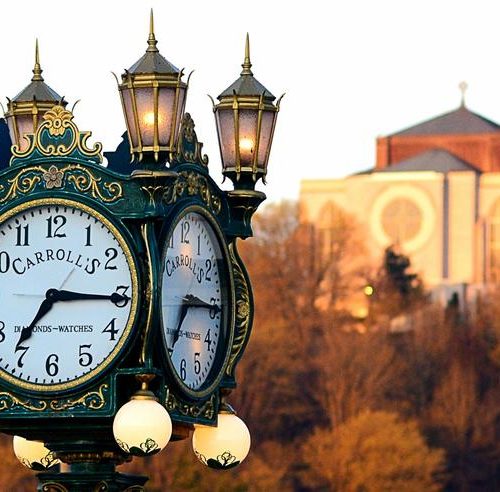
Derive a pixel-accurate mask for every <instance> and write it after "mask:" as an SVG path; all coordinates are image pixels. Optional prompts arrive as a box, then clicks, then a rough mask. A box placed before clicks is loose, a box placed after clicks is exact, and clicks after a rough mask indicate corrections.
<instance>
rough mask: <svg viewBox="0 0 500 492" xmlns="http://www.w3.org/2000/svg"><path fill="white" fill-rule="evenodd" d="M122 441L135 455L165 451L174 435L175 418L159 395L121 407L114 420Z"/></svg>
mask: <svg viewBox="0 0 500 492" xmlns="http://www.w3.org/2000/svg"><path fill="white" fill-rule="evenodd" d="M113 434H114V436H115V440H116V442H117V443H118V445H119V446H120V447H121V448H122V449H123V450H124V451H125V452H127V453H130V454H133V455H135V456H151V455H153V454H156V453H158V452H159V451H161V450H162V449H163V448H164V447H165V446H166V445H167V443H168V441H169V440H170V436H171V435H172V421H171V420H170V415H169V414H168V412H167V411H166V410H165V408H164V407H163V406H162V405H160V404H159V403H158V402H157V401H156V400H155V399H153V398H151V397H150V398H148V397H143V398H141V399H134V397H132V400H130V401H129V402H128V403H126V404H125V405H123V407H121V408H120V410H118V412H117V414H116V416H115V419H114V421H113Z"/></svg>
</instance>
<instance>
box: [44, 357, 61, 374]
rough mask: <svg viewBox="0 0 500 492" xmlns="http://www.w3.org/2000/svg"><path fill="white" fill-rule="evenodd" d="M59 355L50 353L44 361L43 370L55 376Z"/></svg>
mask: <svg viewBox="0 0 500 492" xmlns="http://www.w3.org/2000/svg"><path fill="white" fill-rule="evenodd" d="M58 362H59V356H58V355H57V354H50V355H49V356H48V357H47V360H46V361H45V370H46V371H47V374H48V375H49V376H56V375H57V373H58V372H59V366H58V365H57V363H58Z"/></svg>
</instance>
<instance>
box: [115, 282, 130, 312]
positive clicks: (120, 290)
mask: <svg viewBox="0 0 500 492" xmlns="http://www.w3.org/2000/svg"><path fill="white" fill-rule="evenodd" d="M129 289H130V285H119V286H118V287H117V288H116V293H117V294H120V295H121V296H123V300H121V301H118V302H115V303H114V305H115V306H116V307H119V308H122V307H125V306H126V305H127V304H128V301H130V298H129V297H128V296H127V295H126V294H127V290H129Z"/></svg>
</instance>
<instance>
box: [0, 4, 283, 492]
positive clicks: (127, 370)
mask: <svg viewBox="0 0 500 492" xmlns="http://www.w3.org/2000/svg"><path fill="white" fill-rule="evenodd" d="M41 73H42V71H41V67H40V61H39V54H38V44H37V49H36V63H35V69H34V77H33V79H32V82H31V84H30V85H29V86H28V87H27V88H26V89H25V90H24V91H23V92H22V93H21V94H20V95H19V96H18V97H17V98H14V99H12V101H11V100H9V105H8V111H7V113H6V119H7V122H8V124H9V129H10V137H11V140H12V147H11V158H10V163H9V166H8V167H6V168H5V169H3V170H1V171H0V282H2V285H4V286H5V287H3V289H2V292H1V293H0V430H1V431H2V432H5V433H8V434H11V435H15V436H18V437H16V438H15V441H14V444H15V449H16V454H17V455H18V457H19V458H20V459H21V460H22V461H23V462H24V463H25V464H26V465H27V466H29V467H31V468H33V469H35V470H38V471H39V472H40V473H39V475H38V478H39V486H38V490H40V491H43V492H67V491H94V492H97V491H102V492H104V491H125V490H126V491H129V492H132V491H140V490H144V488H143V487H144V484H145V482H146V480H147V477H142V476H131V475H125V474H123V473H119V472H117V471H116V466H117V465H119V464H121V463H123V462H125V461H128V460H130V459H131V457H132V456H133V455H139V456H149V455H151V454H154V453H156V452H158V451H160V450H161V449H162V447H163V446H164V445H165V444H166V442H167V441H168V440H169V437H170V434H169V433H170V432H171V437H170V439H172V440H175V439H184V438H186V437H188V436H189V435H190V433H191V432H192V431H193V429H194V424H197V430H196V431H195V433H194V434H195V436H194V441H193V443H194V447H195V452H196V454H197V456H198V458H199V459H200V461H201V462H202V463H204V464H205V465H208V466H212V467H214V468H219V469H224V468H230V467H232V466H235V465H237V464H238V463H239V462H240V461H241V459H243V458H244V457H245V455H246V453H247V452H248V446H249V437H248V443H246V441H245V443H236V444H235V448H234V450H233V449H222V450H218V449H216V444H217V434H216V433H217V432H222V431H223V427H224V426H225V425H228V426H233V427H231V429H236V428H237V427H238V426H240V427H238V428H243V427H244V424H243V423H242V422H241V420H239V419H237V418H236V417H235V416H234V411H233V410H232V408H231V407H230V405H229V404H228V403H227V401H226V400H227V397H228V395H229V394H230V392H231V391H232V390H233V389H234V388H235V387H236V377H235V369H236V366H237V364H238V361H239V360H240V358H241V357H242V355H243V353H244V350H245V347H246V344H247V342H248V340H249V337H250V332H251V326H252V317H253V300H252V293H251V287H250V280H249V277H248V274H247V272H246V270H245V266H244V264H243V262H242V260H241V258H240V256H239V254H238V250H237V240H238V238H243V239H245V238H248V237H250V236H251V235H252V229H251V218H252V215H253V214H254V212H255V211H256V210H257V208H258V206H259V205H260V203H261V202H262V201H263V200H264V199H265V195H264V193H262V192H260V191H256V190H255V184H256V182H257V181H258V180H259V179H260V178H265V175H266V173H267V162H268V159H269V152H270V148H271V143H272V139H273V133H274V127H275V124H276V116H277V112H278V110H279V101H278V104H277V105H275V104H274V103H273V101H274V96H272V94H271V93H270V92H269V91H268V90H267V89H265V88H264V87H263V86H262V85H261V84H260V83H259V82H257V81H256V80H255V78H254V77H253V74H252V71H251V63H250V52H249V42H248V37H247V42H246V48H245V59H244V63H243V71H242V73H241V76H240V78H239V79H238V80H237V81H236V82H235V83H234V84H232V85H231V86H230V87H229V88H228V89H227V90H226V91H224V92H223V93H222V94H221V96H219V103H218V104H214V113H215V119H216V124H217V130H218V135H219V143H220V149H221V158H222V164H223V174H224V176H226V177H229V178H230V179H231V180H232V181H233V183H234V189H233V190H231V191H224V190H222V189H221V188H220V187H219V186H218V185H217V184H216V183H215V181H214V180H213V179H212V177H211V176H210V174H209V170H208V158H207V157H206V156H205V155H203V154H202V144H201V143H200V142H198V139H197V135H196V132H195V130H194V122H193V120H192V118H191V116H190V115H189V114H188V113H185V112H184V107H185V103H186V97H187V90H188V83H189V79H188V81H187V82H184V81H183V72H182V71H180V70H178V69H177V68H176V67H175V66H173V65H172V64H171V63H170V62H168V61H167V60H166V59H165V58H164V57H163V56H162V55H161V54H160V53H159V51H158V49H157V41H156V38H155V34H154V26H153V18H152V14H151V23H150V33H149V38H148V47H147V51H146V53H145V54H144V56H143V57H142V58H141V59H140V60H139V61H138V62H136V63H135V64H134V65H133V66H132V67H131V68H130V69H129V70H126V71H125V73H124V74H123V76H122V80H121V82H119V92H120V96H121V100H122V105H123V110H124V116H125V121H126V125H127V134H128V146H129V147H130V154H131V157H132V159H131V162H130V164H128V163H126V164H125V163H123V162H121V161H123V156H121V155H120V154H116V156H114V157H113V158H114V159H115V160H116V159H118V160H121V161H120V166H121V167H120V169H121V170H122V172H117V171H114V170H112V169H111V167H112V166H111V165H110V166H109V167H104V166H103V165H102V161H103V155H102V146H101V144H95V145H93V146H89V143H88V139H89V136H90V132H83V131H80V130H79V129H78V128H77V126H76V125H75V123H74V121H73V114H72V113H71V112H70V111H68V110H67V109H66V107H65V105H66V103H65V102H64V101H63V100H62V98H60V96H58V95H57V94H56V93H55V92H54V91H53V90H52V89H50V88H49V87H48V86H47V85H46V84H45V82H44V80H43V77H42V76H41ZM0 128H1V127H0ZM0 141H1V140H0ZM127 160H130V158H128V159H127ZM110 162H111V160H110ZM125 165H126V166H128V167H129V171H128V172H124V171H123V169H124V167H125ZM134 412H135V413H134ZM140 412H146V414H145V416H146V417H147V418H142V417H141V414H140ZM150 412H158V415H159V417H158V418H159V419H160V420H161V421H162V422H164V429H166V430H165V432H164V435H159V436H155V435H153V434H151V430H150V429H144V428H143V427H142V425H143V424H144V422H145V421H148V420H151V415H153V414H152V413H150ZM162 419H164V420H162ZM199 426H200V427H199ZM241 426H243V427H241ZM160 427H161V426H160ZM162 429H163V427H162ZM198 429H201V430H200V431H198ZM244 429H246V427H244ZM141 432H142V433H143V434H141ZM162 432H163V431H162ZM210 432H212V434H211V433H210ZM242 432H243V434H242V435H244V436H246V434H245V432H246V433H248V431H247V430H243V431H242ZM148 433H149V434H148ZM137 436H140V437H137ZM207 436H208V437H207ZM162 439H164V442H162ZM245 439H247V437H245ZM16 443H17V444H16ZM42 443H43V444H42ZM240 444H241V446H240ZM16 446H17V448H16ZM37 446H38V447H37ZM245 446H246V448H245ZM40 447H41V448H40ZM35 448H36V449H37V450H38V449H44V450H45V451H44V453H45V454H44V455H43V453H42V455H41V456H40V457H39V458H36V457H33V456H35V454H36V452H38V451H36V452H35ZM212 448H213V450H212ZM239 448H241V449H242V450H240V449H239ZM30 453H35V454H30ZM57 463H61V464H60V465H57ZM54 465H55V466H54ZM59 467H60V468H59Z"/></svg>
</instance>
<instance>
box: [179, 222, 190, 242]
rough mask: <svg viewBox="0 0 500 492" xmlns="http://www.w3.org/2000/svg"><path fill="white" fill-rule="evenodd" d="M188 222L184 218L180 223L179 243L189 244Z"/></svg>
mask: <svg viewBox="0 0 500 492" xmlns="http://www.w3.org/2000/svg"><path fill="white" fill-rule="evenodd" d="M188 234H189V222H188V221H187V220H186V221H185V222H183V223H182V224H181V243H184V244H189V239H188Z"/></svg>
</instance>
